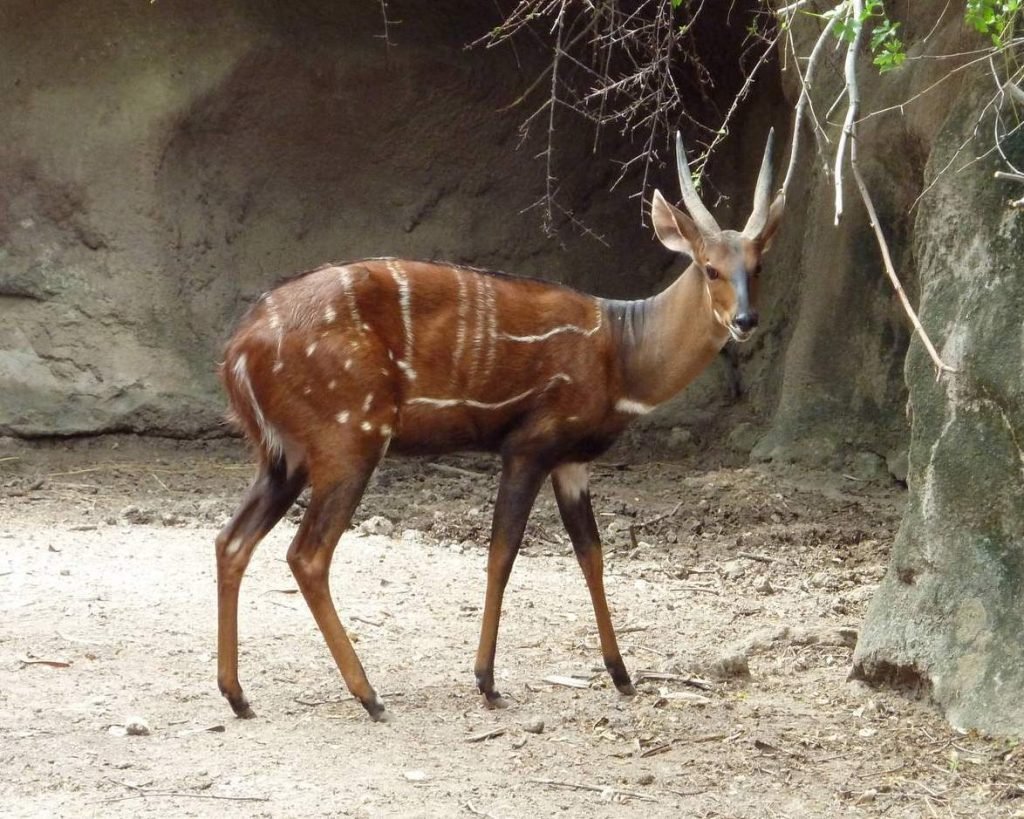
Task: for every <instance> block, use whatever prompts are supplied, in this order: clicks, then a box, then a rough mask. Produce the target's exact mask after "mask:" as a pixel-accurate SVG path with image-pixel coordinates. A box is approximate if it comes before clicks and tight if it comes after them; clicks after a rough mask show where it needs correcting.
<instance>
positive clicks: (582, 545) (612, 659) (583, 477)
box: [551, 463, 636, 696]
mask: <svg viewBox="0 0 1024 819" xmlns="http://www.w3.org/2000/svg"><path fill="white" fill-rule="evenodd" d="M551 485H552V486H553V487H554V489H555V500H556V501H557V502H558V511H559V512H560V513H561V515H562V522H563V523H564V524H565V529H566V531H567V532H568V533H569V539H570V540H571V541H572V548H573V551H575V552H576V559H577V560H578V561H579V564H580V568H581V569H582V570H583V577H584V578H585V579H586V581H587V588H588V589H589V590H590V600H591V602H592V603H593V604H594V616H595V617H596V618H597V633H598V635H599V637H600V639H601V654H602V655H603V656H604V665H605V668H607V669H608V673H609V674H611V676H612V682H614V683H615V687H616V688H617V689H619V692H620V693H622V694H626V695H629V696H632V695H633V694H635V693H636V689H635V688H634V687H633V682H632V681H631V680H630V678H629V672H628V671H626V664H625V663H624V662H622V654H620V653H619V644H618V641H617V640H616V639H615V629H614V627H613V626H612V618H611V614H610V613H609V611H608V601H607V600H606V599H605V595H604V556H603V555H602V553H601V538H600V535H599V534H598V531H597V522H596V521H595V520H594V509H593V507H592V506H591V505H590V488H589V477H588V474H587V466H586V464H579V463H573V464H563V465H562V466H560V467H558V468H557V469H555V470H554V471H553V472H552V473H551Z"/></svg>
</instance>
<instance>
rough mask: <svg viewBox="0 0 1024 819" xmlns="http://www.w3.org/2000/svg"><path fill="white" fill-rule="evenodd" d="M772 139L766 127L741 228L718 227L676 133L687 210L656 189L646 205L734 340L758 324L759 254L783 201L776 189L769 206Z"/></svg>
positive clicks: (659, 232) (764, 248)
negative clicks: (687, 263) (693, 272)
mask: <svg viewBox="0 0 1024 819" xmlns="http://www.w3.org/2000/svg"><path fill="white" fill-rule="evenodd" d="M773 141H774V131H771V132H769V134H768V144H767V145H766V146H765V150H764V159H763V160H762V161H761V172H760V174H759V175H758V179H757V188H756V189H755V191H754V208H753V211H752V212H751V214H750V218H749V219H748V220H747V224H746V226H744V228H743V230H742V232H738V231H735V230H722V229H721V228H720V227H719V226H718V223H717V222H716V221H715V218H714V217H713V216H712V215H711V213H710V211H708V209H707V208H706V207H704V203H703V202H701V200H700V197H699V196H698V195H697V191H696V189H695V188H694V186H693V176H692V174H691V173H690V164H689V162H688V161H687V159H686V150H685V149H684V148H683V139H682V136H680V134H679V133H678V132H677V133H676V165H677V169H678V173H679V186H680V187H681V188H682V192H683V204H684V205H685V206H686V209H687V210H688V211H689V215H687V214H686V213H683V212H682V211H681V210H679V209H678V208H675V207H673V206H672V205H670V204H669V203H668V202H667V201H666V200H665V197H663V196H662V195H661V192H660V191H657V190H656V191H655V192H654V201H653V203H652V206H651V219H652V221H653V222H654V231H655V233H656V234H657V235H658V239H660V240H661V243H662V244H663V245H665V247H667V248H668V249H669V250H674V251H676V252H678V253H685V254H686V255H687V256H689V257H690V258H691V259H692V260H693V263H692V265H691V268H696V270H697V272H698V273H699V274H700V275H701V276H703V277H704V283H705V287H706V292H707V295H708V296H709V297H710V301H711V310H712V316H713V318H714V321H715V322H716V323H718V324H720V325H721V326H722V327H724V329H725V330H727V331H728V334H729V336H731V337H732V339H733V340H734V341H746V340H747V339H749V338H750V336H751V335H752V334H753V332H754V328H755V327H757V319H758V316H757V289H758V277H759V275H760V270H761V257H762V256H763V255H764V253H765V252H766V251H767V250H768V248H769V247H770V246H771V242H772V239H773V237H774V236H775V231H776V230H777V229H778V226H779V222H780V221H781V219H782V212H783V209H784V208H785V204H786V198H785V195H784V194H783V193H782V192H781V191H780V192H779V194H778V195H777V196H776V197H775V201H774V202H771V204H770V205H769V195H770V192H771V185H772V143H773ZM688 272H689V271H688Z"/></svg>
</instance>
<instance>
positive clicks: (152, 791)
mask: <svg viewBox="0 0 1024 819" xmlns="http://www.w3.org/2000/svg"><path fill="white" fill-rule="evenodd" d="M104 779H106V780H107V781H108V782H113V783H114V784H115V785H120V786H121V787H123V788H129V789H130V790H133V791H135V792H136V793H138V794H140V795H142V796H173V797H177V796H181V797H186V798H188V799H221V800H224V801H226V802H269V801H270V797H269V796H220V795H218V794H215V793H192V792H191V791H161V790H157V789H156V788H143V787H140V786H139V785H133V784H132V783H131V782H122V781H121V780H119V779H113V778H111V777H109V776H107V777H104ZM109 801H116V800H109Z"/></svg>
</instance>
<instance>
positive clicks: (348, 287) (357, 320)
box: [338, 269, 365, 333]
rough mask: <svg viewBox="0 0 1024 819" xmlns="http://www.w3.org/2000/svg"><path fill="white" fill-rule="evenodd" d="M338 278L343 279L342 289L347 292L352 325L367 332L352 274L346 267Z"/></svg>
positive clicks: (346, 296) (346, 298) (361, 331)
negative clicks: (353, 287) (354, 289)
mask: <svg viewBox="0 0 1024 819" xmlns="http://www.w3.org/2000/svg"><path fill="white" fill-rule="evenodd" d="M338 278H339V279H340V280H341V289H342V292H343V293H344V294H345V303H346V304H347V305H348V314H349V316H350V317H351V318H352V326H353V327H355V328H356V329H357V330H358V331H359V332H360V333H363V332H365V331H364V330H363V327H364V326H365V325H364V324H363V317H362V316H361V315H360V314H359V304H358V303H357V302H356V294H355V292H354V291H353V290H352V275H351V274H350V273H349V272H348V271H347V270H345V269H342V271H341V272H340V273H339V274H338Z"/></svg>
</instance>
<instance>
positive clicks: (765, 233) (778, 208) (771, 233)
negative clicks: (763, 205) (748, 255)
mask: <svg viewBox="0 0 1024 819" xmlns="http://www.w3.org/2000/svg"><path fill="white" fill-rule="evenodd" d="M785 209H786V194H784V193H783V192H782V191H779V195H778V196H776V197H775V201H774V202H772V206H771V207H770V208H769V209H768V218H767V219H765V223H764V227H763V228H762V229H761V232H760V233H759V234H758V236H757V243H758V245H759V246H760V247H761V252H762V253H765V252H767V250H768V248H770V247H771V246H772V239H774V238H775V232H776V231H777V230H778V229H779V224H780V223H781V222H782V213H783V211H784V210H785Z"/></svg>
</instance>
